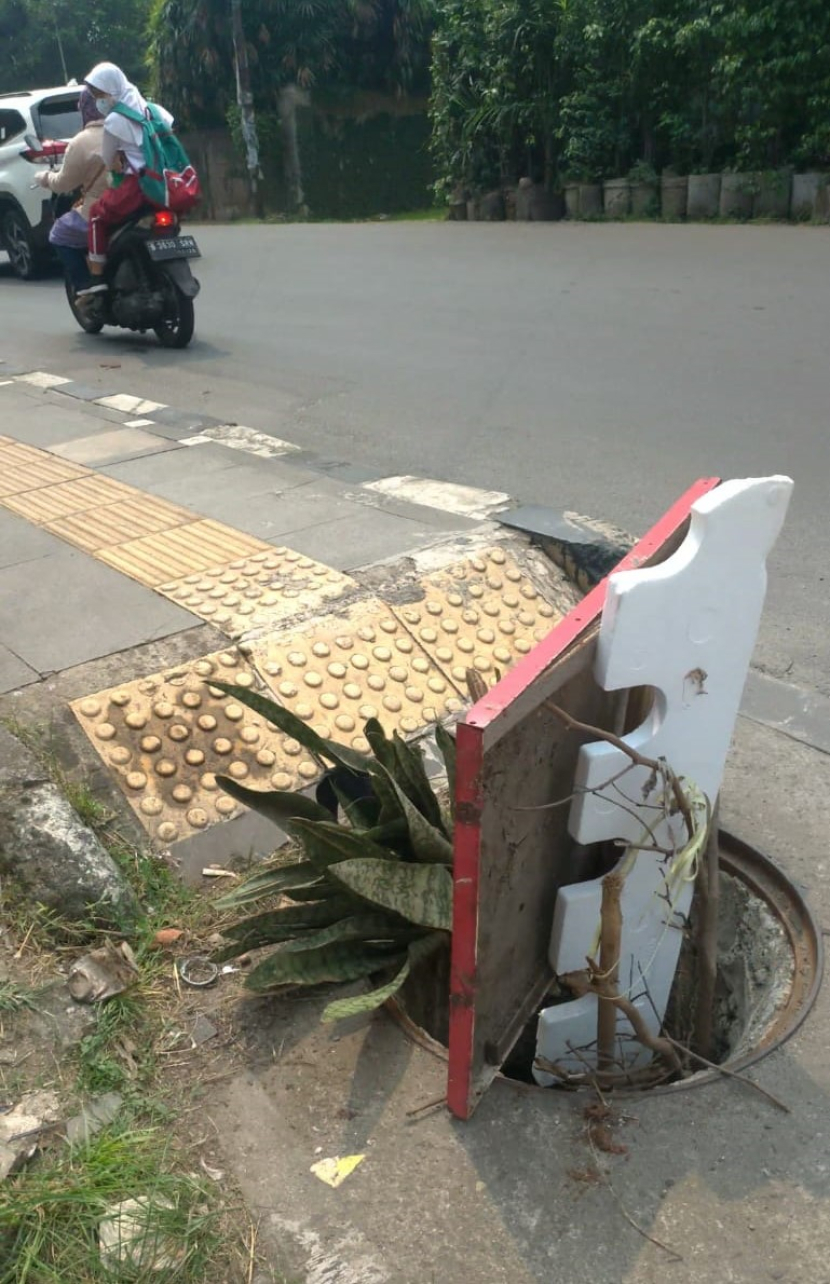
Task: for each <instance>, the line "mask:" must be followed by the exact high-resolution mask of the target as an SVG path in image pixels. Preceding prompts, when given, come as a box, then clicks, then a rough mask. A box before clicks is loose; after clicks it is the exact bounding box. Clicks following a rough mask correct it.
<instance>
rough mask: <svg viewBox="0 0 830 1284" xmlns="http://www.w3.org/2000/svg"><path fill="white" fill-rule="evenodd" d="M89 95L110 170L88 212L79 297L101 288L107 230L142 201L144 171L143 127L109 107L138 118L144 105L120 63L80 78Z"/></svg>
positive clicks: (103, 285)
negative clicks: (87, 275) (88, 279)
mask: <svg viewBox="0 0 830 1284" xmlns="http://www.w3.org/2000/svg"><path fill="white" fill-rule="evenodd" d="M85 83H86V85H87V87H88V88H89V90H90V92H91V93H92V94H93V96H94V98H95V100H96V103H97V107H98V111H99V112H100V113H101V114H102V116H103V117H104V132H103V139H102V144H101V155H102V157H103V160H104V164H105V165H106V167H107V169H108V170H110V171H111V173H112V174H113V180H112V186H111V187H109V188H107V190H106V191H105V192H104V193H103V195H101V196H100V197H99V198H98V200H97V201H96V202H95V204H94V205H93V206H92V209H91V210H90V216H89V235H88V240H87V246H88V250H89V255H88V262H89V270H90V272H91V273H92V276H93V278H94V280H93V282H92V284H91V285H89V286H87V287H86V288H85V289H83V290H80V291H79V297H82V296H86V295H89V294H97V293H99V292H101V291H104V290H106V289H107V288H108V287H107V285H106V282H104V281H103V280H101V278H102V277H103V274H104V265H105V263H106V261H107V248H108V246H109V237H110V231H111V229H112V228H113V227H115V226H116V224H118V223H123V222H124V221H125V220H126V219H128V218H129V217H130V215H131V214H135V213H137V211H138V210H140V209H141V208H142V206H144V205H146V204H147V199H146V197H145V196H144V195H143V194H142V191H141V187H140V186H139V181H138V180H139V175H140V174H141V173H142V171H143V169H144V150H143V131H142V128H141V126H140V125H139V124H136V123H135V122H134V121H132V120H128V119H127V118H126V117H125V116H121V115H119V114H118V113H117V112H114V111H113V107H115V106H116V105H117V104H118V105H123V106H124V107H128V108H130V110H131V111H133V112H137V113H138V114H139V115H141V116H143V115H144V114H145V112H146V110H147V103H146V102H145V100H144V99H143V98H142V96H141V94H140V93H139V92H138V90H137V89H136V87H135V85H131V84H130V82H129V80H128V79H127V77H126V76H125V75H124V73H123V71H122V70H121V68H120V67H116V66H115V64H114V63H111V62H101V63H98V65H97V66H96V67H93V69H92V71H91V72H90V73H89V75H88V76H87V78H86V81H85ZM157 111H158V113H159V114H160V117H161V120H162V121H163V123H164V124H166V125H168V126H171V125H172V124H173V117H172V116H171V115H170V113H169V112H167V111H165V110H164V108H163V107H158V108H157Z"/></svg>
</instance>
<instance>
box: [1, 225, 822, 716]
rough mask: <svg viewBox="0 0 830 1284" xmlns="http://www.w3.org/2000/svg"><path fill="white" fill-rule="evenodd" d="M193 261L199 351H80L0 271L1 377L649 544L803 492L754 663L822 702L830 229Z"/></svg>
mask: <svg viewBox="0 0 830 1284" xmlns="http://www.w3.org/2000/svg"><path fill="white" fill-rule="evenodd" d="M197 235H198V239H199V241H200V243H201V244H202V248H203V250H204V253H205V257H204V260H203V261H202V263H201V264H200V266H199V275H200V277H201V279H202V283H203V291H202V294H201V296H200V298H199V300H198V303H197V339H196V341H194V344H193V346H192V347H191V348H190V349H189V350H188V351H186V352H184V353H180V354H175V353H166V352H163V351H161V350H160V349H159V348H158V347H157V346H156V344H155V341H154V340H149V339H142V338H141V337H139V336H131V335H124V334H122V333H121V332H105V334H104V335H102V336H98V337H96V338H91V337H89V336H86V335H84V334H82V333H81V332H80V331H79V330H78V329H77V328H76V327H75V325H74V322H73V320H72V318H71V316H70V314H69V312H68V309H67V308H66V305H65V302H64V300H63V297H62V286H61V283H60V281H59V280H57V279H51V280H47V281H43V282H38V283H31V284H23V283H20V282H17V281H15V280H14V279H13V278H12V277H11V276H10V274H9V272H8V269H7V268H6V267H5V266H3V265H0V317H1V318H2V334H1V335H0V356H5V357H6V358H7V359H9V360H14V359H22V360H26V361H30V360H32V359H33V358H35V357H36V359H37V364H38V365H39V366H40V367H41V368H43V369H45V370H48V371H50V372H53V373H57V374H68V375H72V376H73V377H75V378H78V379H81V380H83V381H84V382H104V383H106V384H107V386H108V387H110V388H114V389H115V390H118V391H128V392H134V393H137V394H140V395H143V396H148V397H153V398H156V399H158V400H161V401H165V402H169V403H170V404H173V405H178V406H181V407H183V408H194V407H202V408H206V409H209V410H210V412H211V413H212V414H216V415H221V416H223V417H227V418H229V419H232V420H235V421H238V422H240V423H247V424H248V425H250V426H252V427H255V428H258V429H260V430H264V431H267V432H272V433H274V434H276V435H278V436H284V437H287V438H288V439H289V440H291V441H294V442H298V443H300V444H301V445H303V446H307V447H309V448H311V449H314V450H317V451H320V452H325V453H327V454H329V455H331V456H334V457H336V458H340V459H353V460H355V461H356V462H360V463H366V464H372V465H373V466H374V465H377V466H378V467H380V468H381V469H382V470H383V471H384V472H389V473H415V474H419V475H421V476H432V477H436V478H440V479H445V480H451V481H461V482H468V483H470V484H472V485H477V486H484V487H488V488H494V489H499V490H505V491H508V492H509V493H511V494H513V495H515V496H516V497H518V498H520V499H522V500H525V501H529V502H536V503H542V504H549V505H552V506H554V507H557V508H568V509H575V510H577V511H580V512H585V513H589V514H594V515H596V516H600V517H603V518H606V519H607V520H610V521H614V522H617V523H618V524H620V525H623V526H627V527H628V528H630V529H631V530H634V531H639V530H642V529H643V528H645V527H646V526H647V525H648V524H650V522H651V520H652V519H654V518H655V517H656V516H658V515H659V513H660V512H662V511H663V509H664V508H665V507H666V506H667V505H668V504H669V503H670V502H671V500H672V499H673V498H675V496H676V495H677V494H678V493H679V492H680V491H681V490H683V489H684V488H685V487H686V485H687V484H688V483H689V482H690V481H692V480H693V479H694V478H695V477H698V476H701V475H704V474H708V473H715V472H717V473H720V474H721V475H723V476H752V475H762V474H766V473H772V472H786V473H789V474H790V475H791V476H793V477H794V478H795V481H796V492H795V498H794V501H793V505H792V507H791V510H790V517H789V519H788V524H787V527H786V529H785V534H784V536H783V537H782V540H781V541H780V543H779V545H778V548H777V550H776V552H775V554H774V555H773V558H772V560H771V564H770V565H771V584H770V595H769V602H768V610H767V615H766V618H765V622H764V626H763V630H762V636H761V640H760V643H759V648H758V652H757V655H756V663H757V664H758V665H759V666H760V667H762V668H764V669H766V670H767V671H768V672H771V673H773V674H776V675H777V676H781V677H785V678H787V680H788V681H792V682H799V683H803V684H804V685H807V686H812V687H815V688H818V689H820V690H822V691H823V692H825V694H830V669H829V668H828V663H827V652H828V646H827V642H828V636H830V594H828V585H827V583H826V581H825V574H826V570H827V567H828V552H830V533H829V532H828V523H827V497H828V484H830V467H828V465H830V445H828V431H827V412H828V405H830V293H829V292H828V289H827V281H828V278H829V277H830V232H829V231H828V230H827V229H823V228H812V227H806V228H799V227H774V226H767V227H764V226H747V227H737V226H729V227H727V226H714V227H703V226H689V227H683V226H654V225H648V224H625V225H609V226H602V225H599V224H593V225H572V224H564V223H563V224H529V225H522V224H518V225H510V224H501V225H498V224H496V225H486V224H471V225H469V226H467V225H465V224H449V223H387V224H356V225H343V226H341V225H335V224H320V225H312V226H285V227H282V226H268V227H256V226H249V225H245V226H237V227H204V228H200V229H197ZM116 362H117V363H119V365H118V367H117V368H111V367H112V365H113V363H116ZM107 366H109V367H110V368H106V367H107Z"/></svg>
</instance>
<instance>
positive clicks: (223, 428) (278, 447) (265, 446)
mask: <svg viewBox="0 0 830 1284" xmlns="http://www.w3.org/2000/svg"><path fill="white" fill-rule="evenodd" d="M210 441H212V442H217V443H218V444H219V445H220V446H227V447H228V448H229V449H230V450H244V451H246V452H247V453H248V454H249V455H258V456H259V457H260V458H261V459H278V458H279V456H280V455H290V454H291V452H292V451H294V450H299V449H300V447H299V446H295V445H294V443H293V442H291V441H283V440H282V438H281V437H271V436H270V435H269V434H268V433H264V432H257V430H256V429H255V428H246V427H245V426H244V425H243V424H220V425H219V426H218V427H216V428H204V429H202V431H201V432H200V433H198V434H197V435H196V436H194V437H183V438H182V445H184V446H203V445H205V443H206V442H210Z"/></svg>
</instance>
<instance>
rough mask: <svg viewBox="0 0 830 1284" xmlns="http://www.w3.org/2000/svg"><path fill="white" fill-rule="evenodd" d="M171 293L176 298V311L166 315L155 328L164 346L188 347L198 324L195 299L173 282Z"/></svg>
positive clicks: (171, 296)
mask: <svg viewBox="0 0 830 1284" xmlns="http://www.w3.org/2000/svg"><path fill="white" fill-rule="evenodd" d="M169 295H170V298H171V300H175V307H174V311H172V312H171V313H170V314H169V315H168V316H165V318H164V320H163V321H162V323H161V325H156V326H153V329H154V330H155V332H156V337H157V338H158V341H159V343H160V344H161V346H162V347H163V348H186V347H187V345H188V344H189V343H190V340H191V339H192V338H193V331H194V329H195V326H196V313H195V311H194V308H193V300H192V299H188V298H187V296H186V295H184V294H182V292H181V290H180V289H179V288H178V286H175V285H173V284H172V283H171V286H170V291H169Z"/></svg>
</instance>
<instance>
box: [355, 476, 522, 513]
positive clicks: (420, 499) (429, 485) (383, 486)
mask: <svg viewBox="0 0 830 1284" xmlns="http://www.w3.org/2000/svg"><path fill="white" fill-rule="evenodd" d="M366 489H367V490H374V491H377V492H378V493H379V494H381V495H389V496H390V497H391V498H393V499H405V500H407V501H408V502H409V503H410V504H423V505H424V507H426V508H439V509H441V510H442V511H443V512H447V513H457V514H458V515H459V516H461V517H488V516H489V515H490V513H492V512H494V511H495V510H496V509H498V508H503V507H504V506H505V504H508V503H509V502H510V496H509V495H506V494H505V493H504V492H503V491H500V490H478V489H477V488H476V487H474V486H459V485H457V484H456V483H455V482H442V481H435V480H433V479H432V478H430V477H411V476H408V475H407V476H401V477H381V478H380V479H379V480H378V481H373V482H367V483H366Z"/></svg>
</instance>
